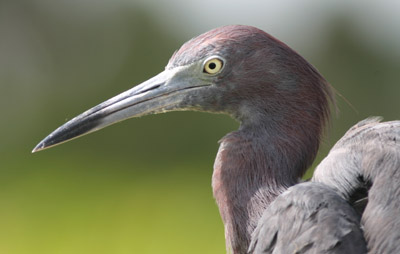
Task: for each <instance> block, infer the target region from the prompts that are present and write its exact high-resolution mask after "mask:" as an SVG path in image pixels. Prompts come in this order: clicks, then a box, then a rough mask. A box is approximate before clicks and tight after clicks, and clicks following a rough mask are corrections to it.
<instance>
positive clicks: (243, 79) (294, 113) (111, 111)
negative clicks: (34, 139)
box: [33, 25, 332, 152]
mask: <svg viewBox="0 0 400 254" xmlns="http://www.w3.org/2000/svg"><path fill="white" fill-rule="evenodd" d="M330 98H332V95H331V90H330V87H329V85H328V83H327V82H326V81H325V80H324V79H323V77H322V76H321V75H320V74H319V73H318V72H317V71H316V70H315V69H314V67H312V66H311V65H310V64H309V63H308V62H307V61H306V60H304V59H303V58H302V57H301V56H300V55H298V54H297V53H296V52H295V51H293V50H292V49H290V48H289V47H288V46H286V45H285V44H283V43H282V42H280V41H279V40H277V39H275V38H273V37H272V36H270V35H269V34H267V33H265V32H263V31H261V30H259V29H257V28H254V27H250V26H239V25H233V26H225V27H220V28H216V29H214V30H211V31H209V32H206V33H204V34H202V35H200V36H198V37H196V38H193V39H192V40H190V41H188V42H186V43H185V44H184V45H183V46H182V47H181V48H180V49H179V50H178V51H176V52H175V53H174V54H173V56H172V57H171V59H170V61H169V63H168V65H167V66H166V68H165V70H164V71H162V72H161V73H159V74H158V75H156V76H154V77H153V78H151V79H149V80H147V81H145V82H143V83H141V84H139V85H137V86H135V87H133V88H131V89H129V90H127V91H125V92H123V93H121V94H119V95H117V96H115V97H113V98H111V99H109V100H107V101H105V102H103V103H101V104H99V105H97V106H95V107H93V108H91V109H89V110H87V111H86V112H84V113H82V114H80V115H79V116H77V117H75V118H73V119H72V120H70V121H68V122H67V123H65V124H64V125H62V126H61V127H59V128H58V129H56V130H55V131H54V132H52V133H51V134H50V135H49V136H47V137H46V138H45V139H44V140H43V141H41V142H40V143H39V144H38V145H37V146H36V147H35V148H34V150H33V152H36V151H40V150H43V149H45V148H49V147H52V146H54V145H57V144H60V143H63V142H65V141H68V140H70V139H73V138H76V137H79V136H82V135H84V134H88V133H90V132H93V131H96V130H99V129H101V128H103V127H106V126H108V125H111V124H113V123H116V122H120V121H122V120H125V119H128V118H132V117H140V116H144V115H148V114H157V113H163V112H168V111H178V110H195V111H205V112H211V113H225V114H229V115H231V116H232V117H233V118H235V119H236V120H238V121H239V122H241V126H244V127H246V126H250V127H251V126H255V125H257V124H260V123H262V124H264V125H265V123H266V122H268V124H270V125H271V124H273V125H276V126H277V127H279V125H280V124H288V125H292V124H291V123H290V122H291V121H296V119H298V120H299V121H300V122H301V124H300V125H302V124H303V123H305V122H308V123H309V124H310V123H311V124H314V125H315V128H317V129H318V128H319V129H321V128H322V127H321V125H322V126H323V124H324V123H325V120H326V118H327V117H328V116H329V110H328V104H329V103H328V101H329V99H330ZM318 126H320V127H321V128H320V127H318ZM304 127H305V128H306V127H307V126H305V125H304ZM318 132H320V130H318ZM313 135H315V133H313Z"/></svg>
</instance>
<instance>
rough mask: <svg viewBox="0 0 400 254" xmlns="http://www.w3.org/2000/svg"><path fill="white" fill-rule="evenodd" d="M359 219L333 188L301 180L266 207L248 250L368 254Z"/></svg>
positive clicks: (258, 253) (289, 252)
mask: <svg viewBox="0 0 400 254" xmlns="http://www.w3.org/2000/svg"><path fill="white" fill-rule="evenodd" d="M359 223H360V219H359V216H358V215H357V214H356V213H355V211H354V210H353V209H352V207H351V206H350V205H349V204H348V203H347V202H346V201H345V200H344V199H343V198H341V197H340V196H338V195H337V194H336V192H335V191H333V190H332V189H331V188H329V187H327V186H324V185H322V184H318V183H311V182H307V183H301V184H298V185H296V186H293V187H291V188H289V189H288V190H287V191H286V192H284V193H283V194H282V195H280V196H279V197H277V198H276V199H275V201H274V202H272V203H271V205H270V206H269V207H268V208H267V209H266V211H265V212H264V214H263V216H262V218H261V219H260V221H259V223H258V226H257V228H256V230H255V231H254V233H253V236H252V242H251V244H250V247H249V253H254V254H261V253H262V254H267V253H274V254H278V253H285V254H286V253H288V254H292V253H293V254H295V253H296V254H301V253H360V254H361V253H366V244H365V241H364V238H363V234H362V231H361V229H360V225H359Z"/></svg>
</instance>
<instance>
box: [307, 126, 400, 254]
mask: <svg viewBox="0 0 400 254" xmlns="http://www.w3.org/2000/svg"><path fill="white" fill-rule="evenodd" d="M380 120H381V119H380V118H369V119H366V120H364V121H362V122H360V123H358V124H357V125H355V126H354V127H352V128H351V129H350V130H349V131H348V132H347V133H346V134H345V135H344V136H343V138H342V139H340V140H339V141H338V142H337V143H336V145H335V146H334V147H333V148H332V150H331V151H330V153H329V155H328V156H327V157H326V158H325V159H324V160H323V161H322V162H321V164H320V165H319V166H318V167H317V169H316V170H315V172H314V176H313V179H312V181H314V182H320V183H324V184H326V185H328V186H330V187H331V188H333V189H335V190H336V192H337V193H338V194H339V195H341V196H342V197H344V198H345V199H347V200H349V199H351V196H352V195H353V194H354V193H355V192H356V191H357V190H358V189H359V188H360V187H362V186H363V185H365V183H366V182H368V183H369V184H368V186H369V191H368V203H367V205H366V207H365V210H364V212H363V214H362V219H361V224H362V227H363V228H364V232H365V233H364V234H365V238H366V241H367V244H368V249H369V253H400V142H399V141H400V121H392V122H383V123H380Z"/></svg>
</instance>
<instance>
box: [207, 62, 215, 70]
mask: <svg viewBox="0 0 400 254" xmlns="http://www.w3.org/2000/svg"><path fill="white" fill-rule="evenodd" d="M216 67H217V65H216V64H215V63H210V64H209V65H208V68H210V69H211V70H214V69H215V68H216Z"/></svg>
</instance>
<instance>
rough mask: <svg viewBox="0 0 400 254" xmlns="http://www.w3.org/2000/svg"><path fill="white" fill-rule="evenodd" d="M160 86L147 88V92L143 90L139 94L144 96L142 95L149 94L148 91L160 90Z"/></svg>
mask: <svg viewBox="0 0 400 254" xmlns="http://www.w3.org/2000/svg"><path fill="white" fill-rule="evenodd" d="M160 86H161V85H156V86H153V87H150V88H147V89H145V90H143V91H140V92H139V94H142V93H145V92H148V91H150V90H154V89H157V88H159V87H160Z"/></svg>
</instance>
